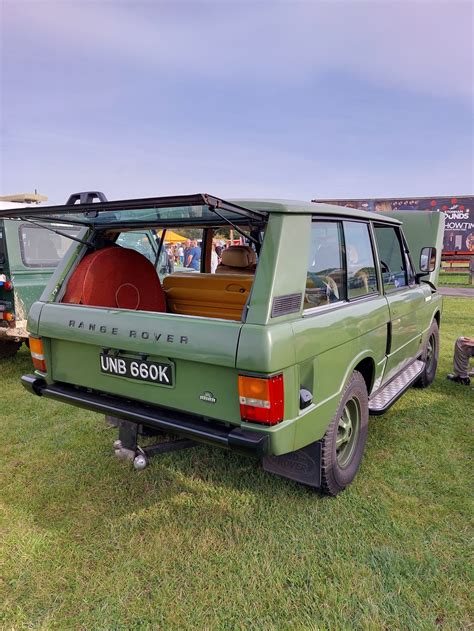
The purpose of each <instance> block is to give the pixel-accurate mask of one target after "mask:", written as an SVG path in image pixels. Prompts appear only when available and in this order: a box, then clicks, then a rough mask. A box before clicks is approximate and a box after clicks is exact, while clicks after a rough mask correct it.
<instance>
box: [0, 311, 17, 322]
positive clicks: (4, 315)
mask: <svg viewBox="0 0 474 631" xmlns="http://www.w3.org/2000/svg"><path fill="white" fill-rule="evenodd" d="M14 319H15V315H14V314H13V313H12V312H11V311H1V312H0V320H6V321H7V322H13V320H14Z"/></svg>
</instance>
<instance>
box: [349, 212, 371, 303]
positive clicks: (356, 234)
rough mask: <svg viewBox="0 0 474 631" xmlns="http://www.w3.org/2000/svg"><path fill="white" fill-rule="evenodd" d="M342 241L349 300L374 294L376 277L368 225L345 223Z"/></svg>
mask: <svg viewBox="0 0 474 631" xmlns="http://www.w3.org/2000/svg"><path fill="white" fill-rule="evenodd" d="M344 239H345V245H346V261H347V295H348V298H349V300H351V299H352V298H360V297H361V296H367V295H369V294H373V293H376V292H377V275H376V273H375V263H374V254H373V251H372V243H371V241H370V234H369V226H368V224H365V223H359V222H355V221H345V222H344Z"/></svg>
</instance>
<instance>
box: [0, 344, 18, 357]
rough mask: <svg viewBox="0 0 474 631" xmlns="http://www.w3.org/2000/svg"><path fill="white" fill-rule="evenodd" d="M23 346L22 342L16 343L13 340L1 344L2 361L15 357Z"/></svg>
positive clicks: (0, 354) (0, 355)
mask: <svg viewBox="0 0 474 631" xmlns="http://www.w3.org/2000/svg"><path fill="white" fill-rule="evenodd" d="M20 346H21V342H14V341H11V340H6V341H3V340H2V341H1V342H0V359H7V358H8V357H13V355H15V354H16V353H17V352H18V350H19V348H20Z"/></svg>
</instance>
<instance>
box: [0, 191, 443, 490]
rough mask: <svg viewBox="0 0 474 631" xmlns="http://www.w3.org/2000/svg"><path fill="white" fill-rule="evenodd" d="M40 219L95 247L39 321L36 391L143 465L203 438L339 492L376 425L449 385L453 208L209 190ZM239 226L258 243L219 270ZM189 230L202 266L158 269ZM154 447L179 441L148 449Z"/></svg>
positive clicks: (61, 277)
mask: <svg viewBox="0 0 474 631" xmlns="http://www.w3.org/2000/svg"><path fill="white" fill-rule="evenodd" d="M19 212H20V211H18V213H17V215H15V213H12V212H11V211H9V212H7V211H3V212H2V214H1V215H0V216H2V215H3V216H8V217H10V218H14V216H20V215H19ZM28 212H29V215H28V216H29V218H30V220H31V219H34V220H41V222H43V223H44V222H52V223H54V224H56V225H58V224H60V223H62V222H63V223H65V224H68V225H75V226H77V227H78V228H80V231H79V232H78V233H77V236H78V238H79V239H80V243H77V242H76V243H75V244H74V245H73V246H72V247H71V249H70V250H69V253H68V255H67V256H66V257H65V258H64V259H63V261H62V263H61V264H60V265H59V266H58V268H57V269H56V271H55V272H54V274H53V276H52V278H51V281H50V282H49V284H48V286H47V287H46V289H45V291H44V293H43V295H42V297H41V299H40V300H38V301H37V302H35V303H34V304H33V306H32V308H31V311H30V313H29V317H28V330H29V332H30V336H31V339H30V349H31V354H32V359H33V364H34V367H35V374H34V375H25V376H23V377H22V381H23V384H24V386H25V387H26V388H27V389H28V390H29V391H30V392H32V393H34V394H35V395H38V396H43V397H49V398H52V399H55V400H57V401H62V402H64V403H69V404H72V405H76V406H79V407H83V408H87V409H90V410H94V411H96V412H100V413H103V414H105V415H106V416H107V417H109V419H111V420H112V422H113V423H114V424H116V425H117V426H118V432H119V436H118V440H117V441H116V442H115V443H114V448H115V451H116V454H117V455H118V456H119V457H123V458H130V459H131V460H133V463H134V465H135V467H136V468H137V469H141V468H144V467H145V466H146V465H147V463H148V461H149V458H150V457H151V456H154V455H156V454H159V453H163V452H166V451H171V450H174V449H182V448H186V447H190V446H193V445H195V444H197V443H200V442H203V443H208V444H211V445H217V446H220V447H224V448H227V449H231V450H236V451H238V452H241V453H246V454H252V455H254V456H256V457H258V458H260V459H261V461H262V464H263V467H264V469H265V470H266V471H269V472H272V473H275V474H277V475H281V476H284V477H287V478H291V479H293V480H296V481H298V482H300V483H303V484H306V485H309V486H311V487H315V488H318V489H320V490H321V491H322V492H324V493H327V494H330V495H336V494H337V493H339V492H340V491H342V490H343V489H344V488H345V487H346V486H347V485H348V484H349V483H350V482H351V481H352V480H353V478H354V476H355V475H356V472H357V470H358V468H359V465H360V462H361V459H362V455H363V451H364V446H365V442H366V437H367V429H368V418H369V415H370V414H374V415H377V414H382V413H384V412H385V411H386V410H387V409H388V408H389V407H390V406H391V405H392V404H393V403H394V402H395V401H396V400H397V399H398V397H399V396H400V395H401V394H402V393H403V392H404V391H405V390H406V389H407V388H409V387H410V386H412V385H416V386H419V387H426V386H428V385H429V384H430V383H431V382H432V381H433V379H434V376H435V373H436V367H437V360H438V349H439V326H440V319H441V310H442V304H441V297H440V295H439V293H438V291H437V289H436V283H437V271H438V268H439V259H440V254H441V240H442V235H443V219H444V216H443V214H442V213H430V212H420V213H417V212H408V213H390V214H389V215H384V214H382V213H376V214H373V213H368V212H364V211H360V210H354V209H350V208H343V207H340V206H331V205H326V204H314V203H307V202H299V201H278V200H251V199H240V200H233V201H224V200H222V199H219V198H216V197H212V196H210V195H207V194H197V195H186V196H177V197H156V198H147V199H131V200H122V201H111V202H99V203H85V204H80V205H76V206H68V205H65V206H50V207H41V208H37V209H32V210H31V211H30V210H29V211H28ZM5 213H7V214H5ZM24 214H25V213H24V212H23V213H22V215H24ZM229 228H231V229H232V230H233V231H234V234H239V235H240V236H241V237H242V243H243V244H242V245H238V246H235V245H234V246H231V247H228V248H227V249H226V250H224V251H223V252H222V253H221V258H220V260H219V264H218V266H217V269H215V270H214V269H213V266H212V260H213V259H214V261H215V256H214V254H215V252H214V249H213V238H214V236H215V235H216V234H222V231H223V230H227V229H229ZM187 229H193V230H192V234H193V235H194V236H195V237H196V239H197V240H198V241H200V243H201V245H200V247H199V246H196V245H195V242H194V244H192V246H194V247H193V253H192V256H193V257H195V256H198V257H199V266H198V269H197V270H195V271H193V272H192V273H189V271H187V272H186V273H184V272H182V271H176V272H174V273H170V274H166V275H163V274H161V275H160V274H158V272H157V268H158V267H159V265H158V261H159V257H160V254H161V251H162V249H163V246H164V243H165V242H166V231H167V230H173V231H175V232H178V233H179V231H180V230H183V231H185V232H186V230H187ZM137 231H144V232H145V233H146V232H147V231H153V233H154V234H158V233H159V234H160V235H161V237H160V240H159V243H158V246H157V251H156V258H155V261H153V260H151V259H150V257H146V256H144V254H143V253H141V252H140V251H139V249H133V248H130V247H123V243H124V242H126V240H127V235H128V234H129V233H130V232H135V233H136V232H137ZM188 234H191V233H188ZM132 241H133V240H132ZM121 244H122V245H121ZM129 245H130V243H129ZM185 257H186V253H185ZM211 269H212V271H213V272H215V273H211ZM158 271H159V270H158ZM160 276H161V279H160ZM141 435H166V436H169V437H173V439H172V440H163V439H162V438H160V439H159V440H158V442H157V443H156V444H154V445H149V446H147V447H142V446H140V445H139V440H140V436H141Z"/></svg>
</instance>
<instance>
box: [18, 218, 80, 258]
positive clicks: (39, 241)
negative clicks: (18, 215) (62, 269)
mask: <svg viewBox="0 0 474 631" xmlns="http://www.w3.org/2000/svg"><path fill="white" fill-rule="evenodd" d="M57 229H58V230H60V231H61V232H64V233H66V234H70V235H72V236H76V235H77V234H78V232H79V230H80V229H79V228H75V227H74V228H72V227H66V228H65V227H64V226H58V227H57ZM71 243H72V242H71V239H68V238H67V237H66V236H64V235H61V234H57V233H55V232H52V231H51V230H48V229H47V228H41V227H40V226H31V225H22V226H20V250H21V258H22V261H23V264H24V265H25V266H27V267H56V265H57V264H58V263H59V261H60V260H61V259H62V257H63V256H64V255H65V254H66V251H67V249H68V248H69V246H70V245H71Z"/></svg>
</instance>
